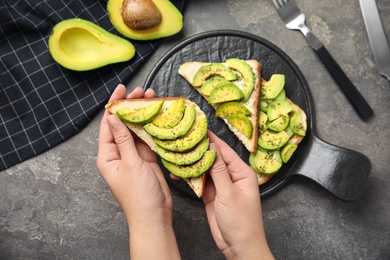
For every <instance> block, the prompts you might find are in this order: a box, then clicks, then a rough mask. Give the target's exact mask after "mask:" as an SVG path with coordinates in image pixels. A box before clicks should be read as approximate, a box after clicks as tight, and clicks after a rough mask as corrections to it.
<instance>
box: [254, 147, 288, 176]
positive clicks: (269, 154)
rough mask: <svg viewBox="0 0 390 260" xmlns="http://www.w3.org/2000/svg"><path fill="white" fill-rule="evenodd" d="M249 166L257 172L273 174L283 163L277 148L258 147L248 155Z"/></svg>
mask: <svg viewBox="0 0 390 260" xmlns="http://www.w3.org/2000/svg"><path fill="white" fill-rule="evenodd" d="M249 164H250V166H251V167H252V168H253V169H254V170H255V171H256V172H258V173H263V174H274V173H276V172H277V171H279V170H280V168H281V167H282V165H283V162H282V159H281V156H280V152H279V150H274V151H266V150H263V149H261V148H259V149H258V150H257V151H256V153H254V154H253V153H251V154H250V155H249Z"/></svg>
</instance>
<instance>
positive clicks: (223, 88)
mask: <svg viewBox="0 0 390 260" xmlns="http://www.w3.org/2000/svg"><path fill="white" fill-rule="evenodd" d="M243 97H244V93H242V91H241V89H240V88H239V87H237V85H236V84H234V83H232V82H229V83H227V84H221V85H218V86H216V87H214V88H213V90H211V93H210V97H209V100H208V102H209V104H216V103H223V102H227V101H238V100H241V99H243Z"/></svg>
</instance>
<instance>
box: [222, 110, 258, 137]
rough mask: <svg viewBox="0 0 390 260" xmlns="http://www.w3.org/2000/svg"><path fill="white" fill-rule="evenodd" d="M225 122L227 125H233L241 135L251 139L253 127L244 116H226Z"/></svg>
mask: <svg viewBox="0 0 390 260" xmlns="http://www.w3.org/2000/svg"><path fill="white" fill-rule="evenodd" d="M227 120H228V122H229V123H231V124H232V125H234V126H235V127H236V128H237V129H238V130H240V132H241V133H243V134H244V135H245V136H246V137H248V138H251V137H252V132H253V126H252V123H251V121H250V120H249V118H248V117H247V116H246V115H243V114H234V115H230V116H227Z"/></svg>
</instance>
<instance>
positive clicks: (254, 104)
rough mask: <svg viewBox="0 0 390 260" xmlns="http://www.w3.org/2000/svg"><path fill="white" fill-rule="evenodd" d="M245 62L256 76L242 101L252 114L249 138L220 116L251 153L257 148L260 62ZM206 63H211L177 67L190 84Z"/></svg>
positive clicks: (193, 62) (214, 105) (187, 64)
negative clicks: (246, 98)
mask: <svg viewBox="0 0 390 260" xmlns="http://www.w3.org/2000/svg"><path fill="white" fill-rule="evenodd" d="M245 62H246V63H248V64H249V65H250V66H251V68H252V70H253V73H254V74H255V78H256V82H255V87H254V90H253V91H252V94H251V96H250V97H249V99H248V100H247V101H246V102H245V103H243V104H244V105H245V106H246V107H247V108H248V109H249V110H250V111H251V112H252V115H251V116H250V117H249V120H250V121H251V123H252V126H253V129H254V131H253V133H252V136H251V138H247V137H246V136H245V135H244V134H243V133H241V132H240V131H239V130H238V129H237V128H236V127H234V126H233V125H232V124H230V123H229V122H228V120H227V119H226V118H222V119H223V120H224V122H225V123H226V124H227V125H228V127H229V129H230V130H231V131H232V132H233V133H234V135H235V136H236V137H237V138H238V139H239V140H240V141H241V142H242V143H243V144H244V146H245V147H246V148H247V150H248V151H249V152H251V153H255V152H256V150H257V139H258V131H256V130H255V129H258V127H259V105H260V89H261V86H260V82H261V81H260V79H261V75H260V63H259V62H258V61H257V60H245ZM208 64H211V63H209V62H196V61H191V62H186V63H184V64H182V65H181V66H180V67H179V74H180V75H181V76H183V77H184V78H185V79H186V80H187V81H188V82H189V83H190V84H191V83H192V82H193V78H194V75H195V73H196V72H197V71H198V70H199V68H200V67H202V66H204V65H208ZM195 89H196V90H197V91H198V92H199V94H200V95H202V96H203V97H204V98H205V99H206V100H207V99H208V97H207V96H205V95H203V94H202V93H201V92H200V88H195ZM219 105H220V104H213V105H212V106H213V108H214V109H217V108H218V106H219Z"/></svg>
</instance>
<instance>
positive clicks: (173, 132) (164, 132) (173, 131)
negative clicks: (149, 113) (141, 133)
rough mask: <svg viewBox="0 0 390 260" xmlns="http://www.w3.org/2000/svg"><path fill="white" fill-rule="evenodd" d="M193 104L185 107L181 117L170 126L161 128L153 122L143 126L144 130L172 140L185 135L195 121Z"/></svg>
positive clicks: (152, 134) (157, 136) (160, 137)
mask: <svg viewBox="0 0 390 260" xmlns="http://www.w3.org/2000/svg"><path fill="white" fill-rule="evenodd" d="M195 117H196V111H195V106H194V105H190V106H188V107H187V108H186V109H185V112H184V116H183V119H182V120H181V121H180V123H178V124H177V125H176V126H174V127H172V128H161V127H158V126H156V125H155V124H153V123H150V124H147V125H145V126H144V129H145V131H146V132H147V133H148V134H150V135H151V136H154V137H156V138H158V139H162V140H174V139H176V138H179V137H181V136H183V135H185V134H186V133H187V132H188V130H189V129H190V128H191V126H192V124H193V123H194V121H195Z"/></svg>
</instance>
